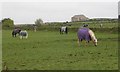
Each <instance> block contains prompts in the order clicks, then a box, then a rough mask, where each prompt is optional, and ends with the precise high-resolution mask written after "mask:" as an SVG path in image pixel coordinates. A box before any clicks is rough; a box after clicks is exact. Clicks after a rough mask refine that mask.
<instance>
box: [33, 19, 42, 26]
mask: <svg viewBox="0 0 120 72" xmlns="http://www.w3.org/2000/svg"><path fill="white" fill-rule="evenodd" d="M42 24H43V20H42V19H40V18H39V19H36V21H35V25H37V26H39V25H42Z"/></svg>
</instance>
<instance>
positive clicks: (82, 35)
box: [77, 28, 97, 46]
mask: <svg viewBox="0 0 120 72" xmlns="http://www.w3.org/2000/svg"><path fill="white" fill-rule="evenodd" d="M77 35H78V44H79V45H80V41H82V40H86V43H89V41H91V40H92V41H93V43H94V45H95V46H97V39H96V37H95V35H94V32H93V31H92V30H90V29H89V28H81V29H79V30H78V32H77Z"/></svg>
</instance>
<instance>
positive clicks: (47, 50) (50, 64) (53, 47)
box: [2, 30, 118, 70]
mask: <svg viewBox="0 0 120 72" xmlns="http://www.w3.org/2000/svg"><path fill="white" fill-rule="evenodd" d="M28 33H29V37H28V39H23V40H20V39H19V37H17V38H13V37H11V31H10V30H3V37H2V39H3V42H2V45H3V46H2V52H3V58H2V59H3V60H2V61H3V63H4V62H6V66H7V67H8V69H9V70H115V69H118V34H115V33H100V32H96V33H95V34H96V37H97V39H98V46H97V47H95V46H94V45H93V44H92V43H90V44H89V45H88V46H85V42H82V45H81V46H80V47H79V46H78V44H77V35H76V32H69V34H68V35H66V34H63V35H60V34H59V32H57V31H55V32H52V31H37V32H33V31H28Z"/></svg>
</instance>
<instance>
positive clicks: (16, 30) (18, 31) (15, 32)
mask: <svg viewBox="0 0 120 72" xmlns="http://www.w3.org/2000/svg"><path fill="white" fill-rule="evenodd" d="M20 32H21V29H14V30H13V31H12V36H13V37H16V35H17V34H20Z"/></svg>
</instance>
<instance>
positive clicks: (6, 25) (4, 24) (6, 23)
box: [2, 18, 14, 27]
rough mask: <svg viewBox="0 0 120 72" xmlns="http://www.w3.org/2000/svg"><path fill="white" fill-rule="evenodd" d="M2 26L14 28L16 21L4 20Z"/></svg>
mask: <svg viewBox="0 0 120 72" xmlns="http://www.w3.org/2000/svg"><path fill="white" fill-rule="evenodd" d="M2 26H3V27H13V26H14V21H13V20H12V19H10V18H4V19H3V20H2Z"/></svg>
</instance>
